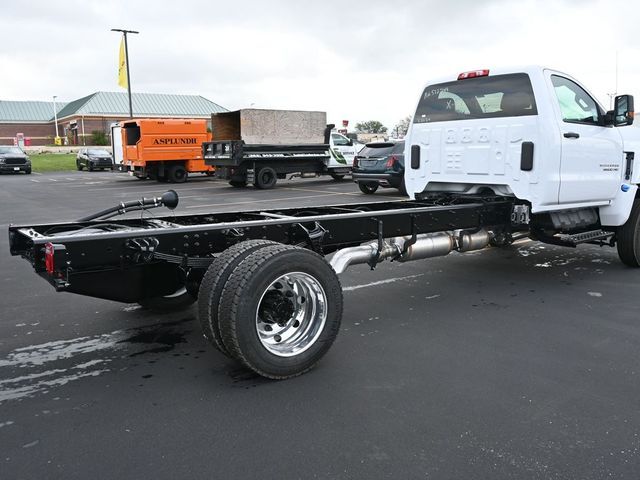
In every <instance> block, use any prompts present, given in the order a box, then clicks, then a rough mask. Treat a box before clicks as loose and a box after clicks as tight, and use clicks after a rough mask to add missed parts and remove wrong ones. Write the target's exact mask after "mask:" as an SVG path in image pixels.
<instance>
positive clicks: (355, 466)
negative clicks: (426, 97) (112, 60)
mask: <svg viewBox="0 0 640 480" xmlns="http://www.w3.org/2000/svg"><path fill="white" fill-rule="evenodd" d="M168 187H172V188H175V189H176V190H177V191H178V192H179V194H180V205H179V207H178V209H177V213H198V212H207V211H225V210H226V211H228V210H239V209H252V208H256V205H260V206H261V208H267V206H269V207H270V206H273V207H284V206H299V205H320V204H324V205H328V204H337V203H355V202H362V201H375V200H383V199H386V200H396V199H400V197H398V196H397V193H396V191H395V190H381V191H379V192H378V193H377V194H376V195H374V196H367V197H365V196H364V195H362V194H361V193H360V192H359V191H358V189H357V187H356V186H355V185H354V184H352V183H351V182H348V181H346V182H341V183H336V182H332V181H330V180H326V179H318V180H293V181H286V182H281V183H279V185H278V187H276V189H274V190H271V191H260V190H255V189H253V188H247V189H242V190H237V189H233V188H231V187H229V186H228V185H227V184H226V183H224V182H221V181H216V180H211V179H208V178H206V177H201V178H194V179H192V180H191V181H190V182H188V183H186V184H181V185H177V186H176V185H170V186H168V185H166V184H157V183H155V182H151V181H139V180H137V179H135V178H130V177H127V176H125V175H123V174H114V173H110V172H105V173H100V172H94V173H91V174H89V173H87V172H65V173H56V174H47V175H31V176H26V175H19V176H18V175H16V176H8V175H4V176H0V201H1V205H2V209H1V210H0V218H1V221H0V224H1V225H2V226H3V228H6V225H7V224H8V223H30V222H34V223H44V222H48V221H60V220H72V219H74V218H77V217H80V216H82V215H85V214H88V213H91V212H93V211H97V210H100V209H102V208H105V207H107V206H110V205H111V204H115V203H117V202H120V201H123V200H128V199H136V198H139V197H140V196H141V195H144V196H151V195H153V194H157V193H161V192H162V191H164V190H165V189H166V188H168ZM154 213H155V214H158V215H159V214H160V213H157V211H155V212H154ZM341 281H342V284H343V289H344V297H345V311H344V317H343V324H342V329H341V332H340V335H339V337H338V339H337V341H336V343H335V344H334V346H333V348H332V349H331V350H330V352H329V353H328V354H327V356H326V357H325V358H324V359H323V360H322V361H321V363H320V364H319V365H318V367H317V368H316V369H314V370H313V371H311V372H310V373H308V374H306V375H303V376H301V377H298V378H295V379H293V380H288V381H283V382H274V381H267V380H264V379H261V378H259V377H256V376H255V375H253V374H251V373H250V372H247V371H245V370H243V369H241V368H240V367H239V366H238V365H237V364H235V363H233V362H231V361H229V360H227V359H226V358H224V357H223V356H221V355H220V354H218V353H217V352H216V351H215V350H214V349H213V348H212V347H210V346H208V345H207V343H206V341H205V339H204V338H203V337H202V335H201V334H200V332H199V327H198V322H197V319H196V316H195V315H196V312H195V308H192V309H190V310H188V311H185V312H180V313H173V314H165V315H158V314H153V313H151V312H148V311H146V310H144V309H141V308H140V307H138V306H137V305H123V304H118V303H114V302H109V301H102V300H96V299H91V298H86V297H81V296H75V295H70V294H63V293H55V292H54V291H53V289H52V288H51V287H50V286H49V285H48V284H47V283H46V282H44V281H43V280H42V279H40V278H39V277H37V276H36V275H35V274H34V273H33V272H32V270H31V267H30V265H29V264H28V263H27V262H25V261H24V260H22V259H19V258H16V257H11V256H9V252H8V242H7V236H6V234H4V235H0V285H1V286H2V297H1V300H0V318H1V320H2V321H1V322H0V445H1V447H2V448H1V449H0V472H2V473H1V474H0V477H1V478H7V479H33V478H64V479H76V478H77V479H81V478H82V479H85V478H95V479H101V478H105V479H113V478H154V479H164V478H167V479H177V478H189V479H194V478H230V479H231V478H232V479H245V478H246V479H249V478H265V479H271V478H274V479H275V478H278V479H294V478H300V479H309V478H321V479H324V478H345V479H349V478H354V479H378V478H392V479H397V478H434V479H436V478H437V479H439V478H446V479H452V478H455V479H488V478H491V479H507V478H527V479H529V478H536V479H537V478H540V479H546V478H554V479H555V478H558V479H574V478H581V479H586V478H594V479H601V478H616V479H619V478H633V479H636V478H637V477H638V471H639V469H640V456H639V455H640V452H639V449H640V436H639V435H640V408H639V407H640V403H639V400H638V399H639V398H640V382H639V380H638V375H639V374H640V361H639V356H638V351H639V347H640V322H639V321H638V299H637V298H636V295H638V292H640V272H639V271H635V270H632V269H629V268H626V267H624V266H623V265H622V264H621V263H620V262H619V261H618V259H617V255H616V252H615V250H612V249H601V248H598V247H591V246H588V247H582V248H579V249H577V250H571V249H563V248H560V247H552V246H548V245H540V244H535V243H532V242H529V241H520V242H518V243H517V244H514V245H513V246H511V247H509V248H505V249H487V250H484V251H481V252H472V253H468V254H452V255H450V256H449V257H446V258H438V259H432V260H425V261H417V262H412V263H408V264H404V265H399V264H395V263H393V264H392V263H385V264H382V265H381V266H380V267H379V268H378V269H376V270H375V271H370V270H369V269H368V267H366V266H360V267H354V268H353V269H350V270H349V271H347V272H346V273H345V274H343V275H342V276H341Z"/></svg>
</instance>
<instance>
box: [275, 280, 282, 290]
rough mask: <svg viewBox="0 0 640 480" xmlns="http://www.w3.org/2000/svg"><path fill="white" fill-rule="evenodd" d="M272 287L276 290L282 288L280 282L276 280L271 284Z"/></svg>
mask: <svg viewBox="0 0 640 480" xmlns="http://www.w3.org/2000/svg"><path fill="white" fill-rule="evenodd" d="M273 288H275V289H277V290H282V284H281V283H280V282H276V283H275V285H273Z"/></svg>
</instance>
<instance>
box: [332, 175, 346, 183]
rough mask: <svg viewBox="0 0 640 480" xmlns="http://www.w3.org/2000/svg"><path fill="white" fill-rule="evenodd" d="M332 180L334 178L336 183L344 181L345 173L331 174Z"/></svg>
mask: <svg viewBox="0 0 640 480" xmlns="http://www.w3.org/2000/svg"><path fill="white" fill-rule="evenodd" d="M330 175H331V178H333V179H334V180H335V181H336V182H340V181H342V180H344V176H345V174H344V173H331V174H330Z"/></svg>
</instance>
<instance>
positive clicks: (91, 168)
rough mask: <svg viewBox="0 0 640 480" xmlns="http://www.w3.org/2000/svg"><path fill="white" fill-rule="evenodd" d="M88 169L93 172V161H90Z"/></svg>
mask: <svg viewBox="0 0 640 480" xmlns="http://www.w3.org/2000/svg"><path fill="white" fill-rule="evenodd" d="M87 170H89V171H90V172H93V163H91V162H89V163H88V164H87Z"/></svg>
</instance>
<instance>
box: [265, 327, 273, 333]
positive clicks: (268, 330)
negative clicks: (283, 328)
mask: <svg viewBox="0 0 640 480" xmlns="http://www.w3.org/2000/svg"><path fill="white" fill-rule="evenodd" d="M264 329H265V330H266V331H267V332H270V331H271V330H273V328H271V325H265V326H264Z"/></svg>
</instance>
